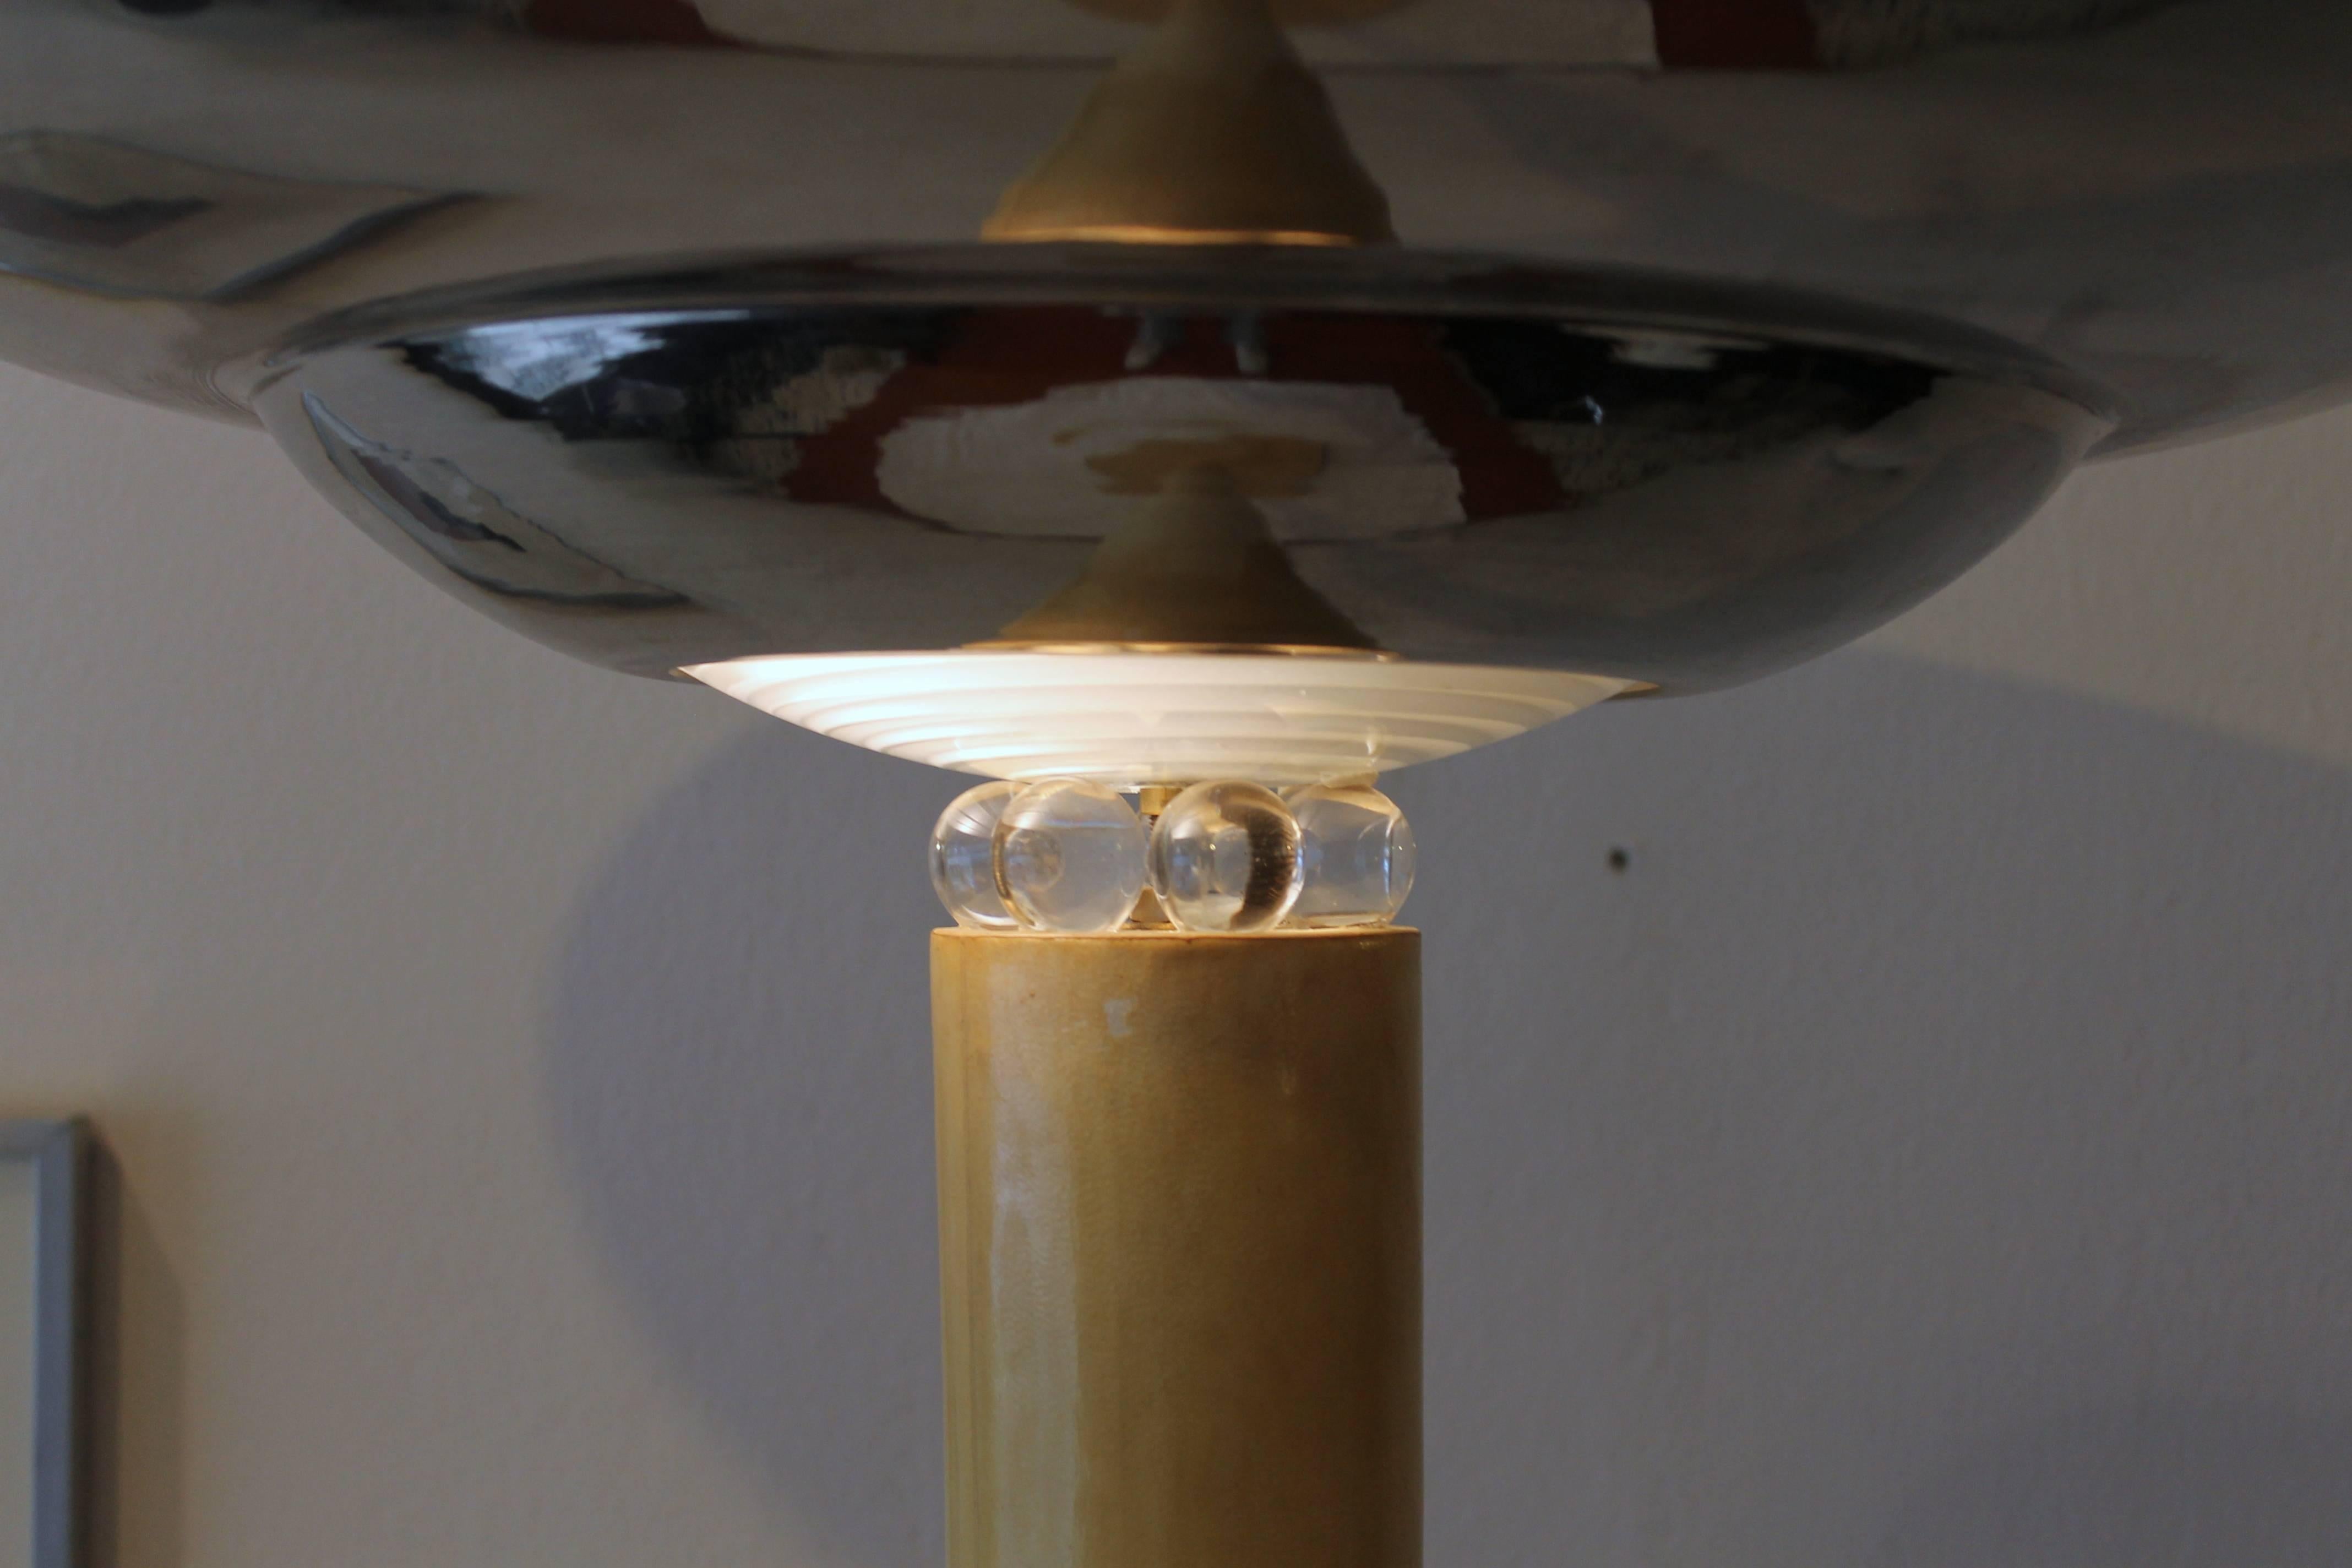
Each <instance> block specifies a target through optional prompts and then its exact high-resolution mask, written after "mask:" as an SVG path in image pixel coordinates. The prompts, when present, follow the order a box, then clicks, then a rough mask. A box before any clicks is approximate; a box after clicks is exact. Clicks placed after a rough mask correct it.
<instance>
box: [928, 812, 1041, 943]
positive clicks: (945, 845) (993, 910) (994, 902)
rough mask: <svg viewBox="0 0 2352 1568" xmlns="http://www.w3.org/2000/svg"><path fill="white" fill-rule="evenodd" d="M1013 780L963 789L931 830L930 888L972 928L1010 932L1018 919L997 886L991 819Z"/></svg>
mask: <svg viewBox="0 0 2352 1568" xmlns="http://www.w3.org/2000/svg"><path fill="white" fill-rule="evenodd" d="M1020 793H1021V786H1020V785H1019V784H1007V783H1006V782H1004V781H1003V779H992V780H991V781H990V782H989V783H987V784H982V785H981V786H980V787H979V788H977V789H968V790H966V791H964V792H963V794H961V795H958V796H956V797H955V799H954V800H952V801H950V803H949V805H948V808H947V809H946V810H945V811H943V812H941V813H940V820H939V825H938V826H935V827H933V828H932V829H931V889H932V891H934V892H936V893H938V894H939V896H940V902H941V903H943V904H945V905H946V906H947V907H948V913H950V914H951V915H953V916H954V917H955V922H956V924H958V925H960V926H966V927H969V928H970V929H971V930H973V931H1014V930H1017V929H1019V927H1020V923H1021V922H1020V921H1016V920H1014V919H1013V911H1012V910H1009V909H1007V908H1005V907H1004V896H1003V894H1002V893H1000V892H999V891H998V890H997V887H996V823H997V819H998V818H999V817H1001V816H1003V815H1004V807H1005V804H1006V803H1007V802H1008V801H1010V800H1012V798H1013V796H1014V795H1019V794H1020Z"/></svg>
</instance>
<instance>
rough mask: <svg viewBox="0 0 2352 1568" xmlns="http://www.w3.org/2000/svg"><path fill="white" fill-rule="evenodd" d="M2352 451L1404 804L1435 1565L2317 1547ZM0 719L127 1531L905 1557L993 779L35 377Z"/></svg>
mask: <svg viewBox="0 0 2352 1568" xmlns="http://www.w3.org/2000/svg"><path fill="white" fill-rule="evenodd" d="M2347 438H2352V415H2344V414H2337V415H2332V416H2321V417H2319V418H2316V419H2315V420H2312V421H2309V422H2305V423H2304V424H2300V425H2296V426H2286V427H2284V428H2281V429H2278V430H2273V431H2269V432H2264V433H2260V434H2256V435H2252V436H2248V437H2240V438H2237V439H2235V440H2233V441H2231V442H2230V443H2228V444H2224V445H2221V446H2216V447H2206V448H2200V449H2196V450H2191V451H2185V452H2179V453H2172V454H2166V455H2160V456H2156V457H2151V458H2141V459H2137V460H2135V461H2133V462H2131V463H2129V464H2128V465H2124V466H2116V467H2112V468H2102V469H2098V470H2095V471H2094V472H2092V473H2089V474H2087V475H2085V476H2084V477H2083V478H2081V479H2078V480H2077V481H2076V482H2075V484H2074V486H2073V487H2072V488H2071V489H2069V490H2068V491H2067V492H2066V494H2065V495H2064V496H2063V497H2062V499H2061V500H2060V501H2059V503H2058V504H2057V505H2056V506H2055V507H2053V509H2052V510H2051V511H2050V512H2049V513H2048V514H2047V515H2046V516H2045V517H2043V518H2042V520H2040V521H2038V522H2036V523H2035V524H2034V525H2033V526H2032V528H2031V529H2030V530H2029V531H2028V532H2027V533H2026V534H2025V535H2024V536H2023V537H2022V538H2021V539H2020V540H2019V541H2018V542H2015V543H2014V544H2012V545H2011V546H2010V547H2009V548H2008V549H2007V550H2006V551H2005V552H2002V553H2001V554H2000V555H1999V556H1997V557H1996V558H1995V560H1994V561H1993V562H1992V563H1990V564H1989V565H1988V566H1986V567H1985V568H1984V569H1982V570H1981V571H1980V572H1979V574H1977V575H1975V576H1974V577H1972V578H1970V579H1969V580H1968V581H1967V582H1965V583H1963V584H1961V585H1960V586H1959V587H1958V588H1957V589H1955V590H1954V591H1952V592H1951V593H1950V594H1948V595H1946V596H1945V597H1944V598H1942V599H1940V600H1938V601H1937V602H1936V603H1934V604H1933V605H1929V606H1928V607H1927V608H1926V609H1925V610H1923V611H1921V612H1919V613H1917V614H1916V615H1915V616H1912V617H1910V618H1909V619H1908V620H1906V621H1905V622H1904V623H1901V624H1900V625H1898V626H1895V627H1892V628H1890V629H1889V630H1888V631H1886V632H1885V633H1882V634H1881V635H1880V636H1879V637H1876V638H1875V639H1874V640H1873V641H1872V642H1871V643H1870V644H1868V645H1866V646H1865V647H1862V648H1859V649H1856V650H1854V651H1852V652H1849V653H1847V654H1844V655H1842V656H1840V657H1838V658H1832V659H1831V660H1828V661H1825V662H1823V663H1822V664H1820V665H1817V666H1815V667H1812V668H1809V669H1807V670H1803V671H1801V672H1798V673H1797V674H1794V675H1791V676H1788V677H1784V678H1782V679H1779V680H1776V681H1773V682H1770V683H1769V684H1766V685H1763V686H1759V687H1755V688H1750V689H1747V690H1744V691H1738V692H1732V693H1728V694H1725V695H1722V696H1718V697H1713V698H1706V699H1696V700H1685V701H1681V702H1673V703H1658V704H1654V705H1642V704H1633V705H1627V706H1624V707H1622V708H1620V709H1618V710H1613V711H1612V710H1601V711H1600V712H1597V713H1593V714H1590V715H1586V716H1584V717H1582V718H1580V719H1577V720H1571V721H1569V722H1567V723H1565V724H1562V725H1559V726H1557V727H1555V728H1554V729H1552V730H1549V731H1544V732H1542V733H1539V734H1538V735H1536V736H1533V737H1530V738H1528V739H1526V740H1523V741H1520V742H1515V743H1513V744H1509V745H1507V746H1504V747H1500V748H1497V749H1496V750H1494V751H1492V752H1484V753H1480V754H1477V755H1475V756H1473V757H1470V758H1466V759H1463V760H1460V761H1457V762H1454V763H1444V764H1438V765H1436V766H1433V767H1431V768H1429V769H1428V770H1426V771H1425V772H1423V773H1417V774H1416V773H1408V774H1406V775H1403V776H1402V778H1400V779H1399V780H1397V781H1396V784H1395V791H1396V794H1397V795H1398V796H1399V798H1400V799H1402V801H1403V802H1404V804H1405V805H1406V806H1407V808H1408V809H1409V810H1410V811H1411V812H1412V815H1413V819H1414V823H1415V826H1416V827H1417V829H1418V830H1419V834H1420V837H1421V840H1422V844H1423V890H1422V891H1421V892H1420V894H1419V895H1418V896H1417V897H1416V899H1415V900H1414V903H1413V905H1412V911H1411V912H1412V916H1413V918H1414V920H1415V921H1416V923H1418V924H1421V925H1422V926H1423V927H1424V928H1425V929H1426V930H1427V931H1429V933H1430V936H1429V948H1428V952H1429V974H1428V980H1429V996H1430V1006H1431V1027H1430V1034H1429V1050H1428V1091H1429V1114H1430V1145H1429V1159H1430V1169H1429V1181H1430V1237H1429V1256H1430V1264H1431V1275H1430V1281H1429V1303H1430V1320H1429V1345H1428V1357H1429V1368H1430V1399H1431V1426H1430V1445H1431V1447H1430V1479H1431V1487H1430V1502H1431V1519H1430V1527H1429V1528H1430V1544H1431V1560H1432V1562H1433V1563H1443V1564H1455V1565H1476V1568H1502V1565H1507V1564H1517V1563H1528V1564H1537V1563H1543V1564H1549V1563H1578V1564H1582V1565H1588V1568H1726V1565H1728V1564H1738V1568H1822V1565H1824V1564H1859V1565H1865V1568H2303V1565H2305V1564H2309V1565H2314V1568H2322V1565H2324V1568H2342V1564H2344V1563H2347V1562H2352V1490H2347V1486H2352V1483H2347V1479H2346V1478H2347V1476H2352V1335H2347V1333H2346V1332H2345V1325H2346V1324H2347V1321H2352V1239H2347V1238H2352V1157H2347V1156H2352V1135H2347V1130H2352V964H2347V962H2346V958H2347V951H2352V616H2347V614H2346V605H2347V599H2352V517H2347V510H2352V459H2347V458H2346V457H2345V455H2344V450H2345V444H2346V442H2347ZM0 741H4V743H0V889H5V899H0V1112H5V1113H8V1114H26V1113H42V1112H58V1111H69V1110H83V1111H88V1112H89V1113H91V1114H93V1115H94V1116H95V1117H96V1118H97V1120H98V1122H99V1124H100V1128H101V1130H102V1131H103V1134H104V1136H105V1138H106V1139H107V1141H108V1142H109V1143H110V1145H111V1147H112V1149H113V1151H114V1152H115V1155H116V1158H117V1159H118V1161H119V1163H120V1168H121V1182H120V1203H119V1207H120V1215H119V1224H118V1226H117V1230H118V1236H117V1238H116V1241H115V1243H114V1250H115V1251H116V1252H117V1253H118V1254H119V1256H118V1257H117V1258H116V1271H117V1274H118V1279H117V1283H116V1286H115V1288H114V1294H115V1295H116V1296H117V1297H118V1298H119V1315H120V1325H119V1327H120V1334H119V1349H118V1352H117V1355H116V1358H115V1359H116V1361H117V1362H118V1363H119V1364H118V1365H116V1366H115V1367H114V1368H113V1369H112V1372H113V1375H114V1376H115V1378H116V1379H117V1380H118V1382H119V1385H120V1389H121V1401H120V1403H121V1410H120V1412H119V1415H118V1418H117V1419H116V1421H115V1422H114V1423H113V1426H114V1430H113V1432H112V1433H111V1435H110V1436H109V1438H108V1441H107V1444H106V1447H107V1450H108V1455H107V1457H108V1470H109V1482H108V1490H109V1493H110V1509H109V1511H110V1516H111V1524H110V1534H111V1535H112V1536H113V1537H114V1538H115V1542H116V1544H117V1545H118V1546H119V1548H120V1562H121V1564H122V1568H252V1565H255V1564H293V1563H304V1564H315V1565H318V1568H378V1565H385V1568H392V1565H397V1568H410V1565H415V1568H426V1565H431V1568H451V1565H457V1564H499V1565H501V1568H507V1565H536V1564H542V1563H544V1564H562V1565H565V1568H604V1565H612V1568H620V1565H624V1564H626V1565H629V1568H643V1565H654V1568H672V1565H681V1568H682V1565H688V1564H712V1565H719V1564H724V1565H727V1568H742V1565H744V1564H751V1563H778V1564H784V1565H789V1568H914V1565H921V1564H929V1563H935V1562H936V1561H937V1560H938V1551H939V1547H938V1542H939V1536H940V1528H939V1514H940V1506H939V1500H938V1493H939V1487H940V1462H939V1452H938V1450H939V1439H938V1436H937V1435H936V1424H937V1421H938V1406H939V1401H938V1395H937V1393H936V1391H935V1387H934V1384H935V1381H936V1378H937V1374H938V1352H937V1350H936V1348H935V1345H934V1342H933V1341H934V1333H935V1330H934V1321H935V1320H934V1313H935V1310H936V1297H935V1289H936V1288H935V1285H934V1282H933V1274H932V1262H931V1257H932V1237H931V1226H932V1205H931V1199H930V1194H929V1064H928V1055H927V1049H928V1047H927V1044H926V1033H925V1025H924V1021H923V1017H922V998H923V994H924V987H923V984H922V964H923V963H924V941H925V937H924V933H925V931H926V930H927V929H928V928H929V926H930V925H931V924H932V923H933V920H934V917H935V915H936V910H935V907H934V906H933V905H932V903H931V901H930V896H929V889H928V888H927V887H926V886H925V883H924V879H923V875H922V870H921V857H920V846H921V841H922V836H923V834H924V832H925V830H926V829H927V827H928V826H929V820H930V817H931V816H932V815H933V814H934V813H935V812H936V810H937V809H938V807H939V806H940V805H941V804H942V803H943V802H944V801H945V800H946V799H947V798H948V796H949V795H951V794H952V793H953V791H954V789H955V787H956V786H955V784H954V783H953V782H952V781H951V780H950V779H949V778H948V777H947V776H945V775H940V774H932V773H927V772H925V771H924V770H921V769H919V768H916V767H913V766H911V765H908V764H902V763H891V762H887V761H883V760H881V759H878V758H875V757H870V756H866V755H864V754H862V753H858V752H852V751H849V750H847V749H845V748H841V747H837V746H835V745H833V744H832V743H830V742H822V741H818V740H816V739H814V738H813V737H809V736H806V735H803V734H800V733H798V732H796V731H791V730H788V729H786V728H785V727H783V726H782V725H779V724H775V723H773V722H772V721H766V720H762V719H759V718H757V717H756V716H754V715H751V714H750V713H749V712H748V711H744V710H735V709H733V708H732V707H731V705H730V704H728V703H727V702H725V700H722V699H720V698H718V697H716V696H715V695H711V694H707V693H702V692H699V691H696V690H692V689H674V688H665V687H661V686H657V685H653V684H650V683H638V682H633V681H630V680H628V679H625V678H622V677H617V676H611V675H605V674H602V673H599V672H597V671H594V670H592V669H588V668H579V667H574V666H572V665H569V664H567V663H565V662H564V661H562V659H560V658H557V657H556V656H554V655H552V654H548V653H544V652H542V651H541V650H539V649H537V648H535V647H531V646H530V645H529V644H526V643H524V642H522V641H520V640H519V639H517V638H515V637H511V636H510V635H509V634H507V633H505V632H502V631H500V630H499V629H498V628H496V627H495V626H491V625H489V624H488V622H485V621H482V620H479V619H478V618H476V617H475V616H473V615H472V614H470V613H469V612H467V611H466V610H464V609H461V608H460V607H458V606H457V605H455V604H453V603H451V602H449V601H446V600H445V599H444V598H442V597H441V596H440V595H438V594H437V593H436V592H435V591H434V590H432V589H430V588H428V587H427V586H425V584H422V583H420V582H417V581H415V580H414V579H412V578H410V577H409V576H407V575H406V574H404V572H402V571H401V570H400V569H398V568H397V567H396V566H394V565H393V564H392V563H390V562H388V561H386V560H384V559H382V558H380V557H378V555H377V554H376V553H375V552H374V550H373V547H372V546H370V545H368V544H367V543H365V542H363V541H362V540H361V539H360V538H359V537H358V536H357V535H356V534H355V533H353V532H352V531H351V530H350V529H349V528H348V527H346V526H345V525H343V524H342V523H341V521H338V520H336V519H335V518H333V517H332V516H331V514H330V513H329V512H328V510H327V509H326V508H325V507H324V505H323V504H322V503H320V502H319V501H317V500H313V499H312V498H311V497H310V495H309V494H308V493H307V492H306V491H304V490H303V489H301V488H300V486H299V484H298V483H297V481H296V480H295V479H293V477H292V476H291V475H290V473H289V472H288V471H287V470H286V469H285V468H283V467H282V466H281V465H280V464H279V462H278V459H277V457H276V454H275V453H274V451H273V450H272V449H271V448H270V447H268V445H267V443H266V442H265V441H264V440H263V439H262V438H261V437H258V436H252V435H247V434H244V433H241V432H237V431H233V430H228V429H224V428H219V427H215V426H205V425H202V424H199V423H195V422H192V421H184V420H182V419H179V418H176V417H174V416H167V415H163V414H159V413H153V412H150V411H146V410H142V409H139V408H134V407H131V406H128V405H117V404H112V403H109V402H106V401H104V400H102V399H100V398H98V397H95V396H93V395H89V394H86V393H81V392H78V391H74V390H72V389H69V388H66V387H63V386H59V385H56V384H47V383H42V382H38V381H36V380H35V379H33V378H31V377H29V376H26V375H24V374H20V373H15V372H5V373H0ZM1616 850H1622V851H1623V855H1622V868H1612V851H1616Z"/></svg>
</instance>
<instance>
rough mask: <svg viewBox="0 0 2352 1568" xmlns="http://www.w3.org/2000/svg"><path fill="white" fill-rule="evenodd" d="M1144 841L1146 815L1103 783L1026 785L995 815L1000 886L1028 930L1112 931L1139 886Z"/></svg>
mask: <svg viewBox="0 0 2352 1568" xmlns="http://www.w3.org/2000/svg"><path fill="white" fill-rule="evenodd" d="M1144 842H1145V836H1144V830H1143V819H1142V818H1141V817H1139V816H1136V815H1135V808H1134V807H1133V806H1131V805H1128V804H1127V802H1125V801H1123V800H1121V799H1120V798H1119V797H1118V795H1115V794H1113V793H1112V792H1111V791H1109V790H1108V789H1105V788H1104V787H1103V786H1102V785H1100V784H1089V783H1087V781H1086V780H1084V779H1047V780H1045V782H1044V783H1042V784H1031V785H1030V786H1029V787H1028V788H1026V789H1024V790H1023V791H1022V792H1021V793H1020V794H1018V795H1014V796H1013V798H1012V799H1011V800H1010V801H1008V802H1006V803H1005V806H1004V814H1003V816H1002V817H1000V818H999V819H998V820H997V824H996V887H997V891H998V892H999V893H1000V894H1002V895H1003V900H1004V903H1005V906H1006V907H1007V908H1008V909H1010V910H1012V911H1013V918H1014V919H1015V920H1017V921H1020V922H1021V923H1022V925H1024V926H1025V927H1027V928H1028V929H1030V930H1032V931H1062V932H1066V933H1069V934H1073V935H1077V934H1092V933H1099V932H1103V931H1117V930H1118V928H1119V927H1120V926H1122V925H1125V924H1126V923H1127V917H1128V915H1129V912H1130V911H1131V910H1134V908H1135V900H1136V899H1137V898H1138V897H1139V895H1140V894H1141V893H1142V891H1143V858H1144Z"/></svg>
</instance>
